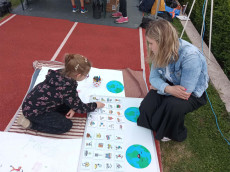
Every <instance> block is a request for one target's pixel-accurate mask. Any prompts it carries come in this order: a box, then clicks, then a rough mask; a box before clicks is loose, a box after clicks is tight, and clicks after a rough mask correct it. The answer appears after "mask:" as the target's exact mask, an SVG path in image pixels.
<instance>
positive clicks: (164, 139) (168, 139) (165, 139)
mask: <svg viewBox="0 0 230 172" xmlns="http://www.w3.org/2000/svg"><path fill="white" fill-rule="evenodd" d="M170 140H171V139H170V138H168V137H163V139H161V141H162V142H168V141H170Z"/></svg>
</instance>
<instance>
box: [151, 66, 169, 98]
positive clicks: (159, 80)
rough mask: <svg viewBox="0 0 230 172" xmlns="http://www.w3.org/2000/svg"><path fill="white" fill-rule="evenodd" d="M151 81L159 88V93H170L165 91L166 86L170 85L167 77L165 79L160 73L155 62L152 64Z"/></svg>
mask: <svg viewBox="0 0 230 172" xmlns="http://www.w3.org/2000/svg"><path fill="white" fill-rule="evenodd" d="M149 82H150V83H151V85H152V86H153V87H154V88H156V89H157V93H158V94H162V95H169V94H167V93H165V92H164V90H165V87H166V86H168V85H169V84H168V83H167V82H165V79H163V77H162V74H161V73H159V68H154V65H153V64H152V65H151V71H150V76H149Z"/></svg>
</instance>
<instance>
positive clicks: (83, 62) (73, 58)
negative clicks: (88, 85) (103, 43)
mask: <svg viewBox="0 0 230 172" xmlns="http://www.w3.org/2000/svg"><path fill="white" fill-rule="evenodd" d="M64 58H65V68H64V69H63V70H62V74H63V75H64V76H68V77H73V76H74V75H76V74H82V75H86V74H88V73H89V71H90V69H91V66H92V65H91V62H90V61H89V60H88V59H87V58H86V57H84V56H82V55H80V54H65V56H64Z"/></svg>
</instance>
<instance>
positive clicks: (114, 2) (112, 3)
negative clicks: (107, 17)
mask: <svg viewBox="0 0 230 172" xmlns="http://www.w3.org/2000/svg"><path fill="white" fill-rule="evenodd" d="M118 5H119V0H107V4H106V12H115V11H117V9H118Z"/></svg>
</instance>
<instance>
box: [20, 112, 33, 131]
mask: <svg viewBox="0 0 230 172" xmlns="http://www.w3.org/2000/svg"><path fill="white" fill-rule="evenodd" d="M17 124H18V125H21V126H22V127H23V128H25V129H28V128H30V126H31V123H30V121H29V120H28V119H26V118H25V116H24V115H23V114H21V115H20V116H19V118H18V120H17Z"/></svg>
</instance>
